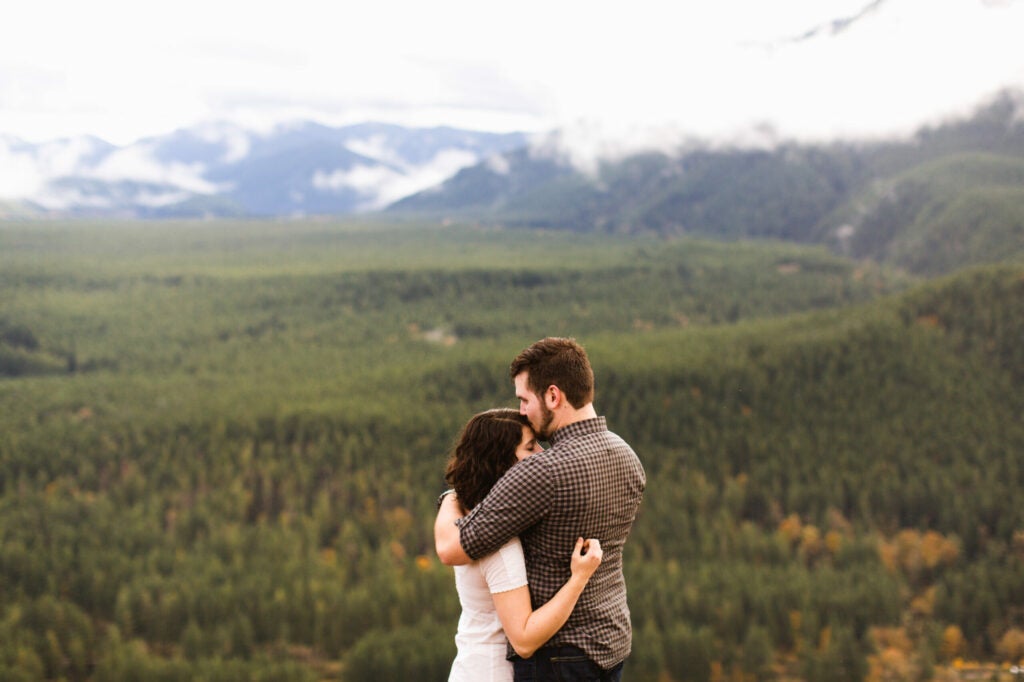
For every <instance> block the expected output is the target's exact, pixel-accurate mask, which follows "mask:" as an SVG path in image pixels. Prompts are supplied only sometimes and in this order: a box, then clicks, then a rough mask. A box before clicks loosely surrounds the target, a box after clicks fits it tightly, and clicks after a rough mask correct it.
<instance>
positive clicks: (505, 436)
mask: <svg viewBox="0 0 1024 682" xmlns="http://www.w3.org/2000/svg"><path fill="white" fill-rule="evenodd" d="M529 425H530V422H529V420H527V418H526V417H525V416H523V415H521V414H519V412H517V411H516V410H512V409H508V408H498V409H494V410H487V411H486V412H481V413H480V414H476V415H473V417H472V418H470V420H469V421H468V422H466V425H465V426H464V427H462V433H461V434H460V435H459V439H458V442H457V443H456V445H455V449H454V450H453V451H452V454H451V456H450V457H449V458H448V466H447V467H446V468H445V472H444V478H445V480H446V481H448V485H450V486H451V487H452V488H455V494H456V495H457V496H458V498H459V503H460V504H462V506H463V507H464V508H465V509H467V510H468V509H472V508H473V507H475V506H476V505H477V504H479V502H480V501H481V500H483V499H484V497H486V496H487V493H488V492H490V490H491V487H492V486H493V485H494V484H495V483H497V482H498V479H499V478H501V477H502V475H503V474H504V473H505V472H506V471H508V470H509V469H510V468H512V465H513V464H515V463H516V462H517V461H518V460H516V448H517V447H519V444H520V443H521V442H522V440H523V427H524V426H527V427H528V426H529Z"/></svg>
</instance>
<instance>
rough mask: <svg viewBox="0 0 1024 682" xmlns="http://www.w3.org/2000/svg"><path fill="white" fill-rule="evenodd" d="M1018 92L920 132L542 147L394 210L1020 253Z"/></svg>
mask: <svg viewBox="0 0 1024 682" xmlns="http://www.w3.org/2000/svg"><path fill="white" fill-rule="evenodd" d="M1021 100H1022V95H1021V93H1005V94H1003V95H1001V96H1000V97H998V98H996V99H995V100H994V101H992V102H991V103H989V104H988V105H986V106H984V107H983V108H981V109H979V110H978V111H977V112H976V113H975V114H974V115H973V116H972V117H970V118H967V119H964V120H959V121H953V122H950V123H947V124H945V125H940V126H936V127H929V128H924V129H921V130H919V131H918V132H917V133H916V134H915V135H914V136H913V137H912V138H911V139H909V140H905V141H890V142H863V143H838V142H837V143H835V144H830V145H800V144H793V143H790V144H780V145H778V146H777V147H775V148H774V149H770V150H763V149H759V150H749V149H719V148H700V147H697V148H692V149H686V150H683V151H680V152H679V153H668V152H659V153H647V154H641V155H636V156H633V157H630V158H626V159H624V160H620V161H615V162H605V163H602V164H601V165H600V166H599V168H598V169H597V171H596V172H595V173H588V172H583V171H580V170H577V169H576V168H574V167H573V166H572V165H571V164H570V163H569V162H568V161H567V160H565V159H561V158H559V157H558V156H557V155H554V154H551V153H543V152H540V151H538V150H536V149H533V150H528V149H521V150H519V151H516V152H513V153H506V154H505V155H504V156H503V157H500V159H492V160H490V161H488V162H485V163H482V164H480V165H477V166H474V167H472V168H468V169H464V170H462V171H460V172H459V173H458V174H457V175H456V176H454V177H453V178H451V179H449V180H448V181H447V182H445V183H444V184H443V185H442V186H440V187H439V188H435V189H431V190H427V191H424V192H421V193H419V194H417V195H414V196H412V197H408V198H406V199H403V200H401V201H399V202H397V203H396V204H394V205H392V206H391V207H390V209H389V210H390V211H391V212H393V213H415V214H420V215H422V214H429V215H434V216H438V215H440V216H446V217H459V218H463V219H474V220H479V221H483V222H488V223H500V224H505V225H521V226H538V227H555V228H565V229H571V230H577V231H593V230H596V231H606V232H627V233H637V232H656V233H660V234H680V233H688V234H699V235H705V236H712V237H716V238H724V239H735V238H744V237H748V238H749V237H753V238H764V237H769V238H778V239H786V240H791V241H796V242H802V243H824V244H828V245H829V246H831V247H832V248H834V249H836V250H837V251H839V252H842V253H846V254H849V255H853V256H858V257H863V256H868V257H872V258H878V259H881V260H883V261H886V262H891V263H894V264H898V265H900V266H903V267H907V268H910V269H912V270H914V271H917V272H922V273H932V274H934V273H938V272H951V271H952V270H953V269H955V268H957V267H961V266H964V265H970V264H978V263H987V262H994V261H997V260H1000V259H1001V258H1004V257H1006V256H1009V255H1013V254H1019V253H1021V252H1024V195H1022V194H1021V192H1020V190H1021V189H1022V187H1024V182H1022V179H1024V119H1022V117H1021V116H1020V114H1019V112H1020V108H1021V104H1020V102H1021Z"/></svg>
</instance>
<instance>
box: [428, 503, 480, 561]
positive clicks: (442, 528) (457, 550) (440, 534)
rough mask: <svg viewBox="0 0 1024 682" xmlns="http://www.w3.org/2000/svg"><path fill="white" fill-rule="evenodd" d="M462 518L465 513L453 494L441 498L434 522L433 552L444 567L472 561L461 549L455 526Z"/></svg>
mask: <svg viewBox="0 0 1024 682" xmlns="http://www.w3.org/2000/svg"><path fill="white" fill-rule="evenodd" d="M463 516H465V513H464V512H463V511H462V505H460V504H459V501H458V499H456V497H455V493H448V494H447V495H445V496H444V497H442V498H441V506H440V508H438V510H437V518H436V519H435V520H434V550H435V551H436V552H437V556H438V558H439V559H441V563H442V564H444V565H445V566H459V565H463V564H468V563H469V562H470V561H472V559H470V558H469V555H468V554H466V550H464V549H462V542H461V540H460V539H459V527H458V526H456V525H455V522H456V521H457V520H459V519H461V518H462V517H463Z"/></svg>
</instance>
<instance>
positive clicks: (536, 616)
mask: <svg viewBox="0 0 1024 682" xmlns="http://www.w3.org/2000/svg"><path fill="white" fill-rule="evenodd" d="M584 552H585V553H584ZM603 555H604V553H603V552H602V550H601V543H600V542H598V541H597V540H594V539H591V540H584V539H583V538H580V539H579V540H577V541H576V548H575V549H574V550H573V553H572V575H571V576H570V578H569V580H568V582H566V583H565V584H564V585H562V588H561V589H560V590H558V592H556V593H555V596H553V597H552V598H551V600H550V601H548V603H546V604H544V605H543V606H541V607H540V608H539V609H537V610H536V611H534V610H533V609H532V607H531V605H530V588H529V587H528V586H526V585H524V586H522V587H517V588H516V589H514V590H509V591H508V592H498V593H495V594H492V595H491V597H492V598H493V599H494V606H495V608H496V609H497V611H498V618H499V619H501V626H502V628H503V629H504V630H505V636H506V637H508V641H509V643H511V644H512V648H513V649H515V651H516V653H517V654H519V655H520V656H522V657H523V658H530V657H531V656H533V653H534V652H535V651H536V650H537V649H539V648H540V647H542V646H543V645H544V643H545V642H547V641H548V640H549V639H551V638H552V637H553V636H554V634H555V633H556V632H558V631H559V630H560V629H561V627H562V626H563V625H565V621H567V620H569V614H570V613H572V610H573V609H574V608H575V607H576V602H577V601H578V600H579V598H580V595H581V594H583V588H585V587H586V586H587V582H588V581H589V580H590V576H592V575H593V574H594V571H596V570H597V567H598V566H599V565H600V563H601V557H602V556H603Z"/></svg>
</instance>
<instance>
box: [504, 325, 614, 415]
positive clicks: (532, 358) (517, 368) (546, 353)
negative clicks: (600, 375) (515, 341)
mask: <svg viewBox="0 0 1024 682" xmlns="http://www.w3.org/2000/svg"><path fill="white" fill-rule="evenodd" d="M522 372H526V373H527V382H526V385H527V387H528V388H529V389H530V390H531V391H532V392H533V393H534V394H536V395H537V396H543V394H544V391H546V390H547V389H548V386H551V385H555V386H557V387H558V389H559V390H560V391H562V393H564V394H565V397H566V399H567V400H568V401H569V404H570V405H572V406H573V407H574V408H576V409H579V408H581V407H583V406H584V405H586V404H588V403H592V402H594V370H593V369H591V367H590V360H589V358H587V352H586V351H585V350H583V346H581V345H580V344H578V343H576V340H575V339H566V338H558V337H551V336H549V337H547V338H545V339H541V340H540V341H537V342H536V343H534V344H532V345H531V346H529V347H528V348H526V349H524V350H523V352H521V353H520V354H519V355H517V356H516V358H515V359H514V360H513V361H512V365H511V366H510V367H509V376H511V377H512V379H513V380H515V378H516V377H517V376H519V374H521V373H522Z"/></svg>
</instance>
